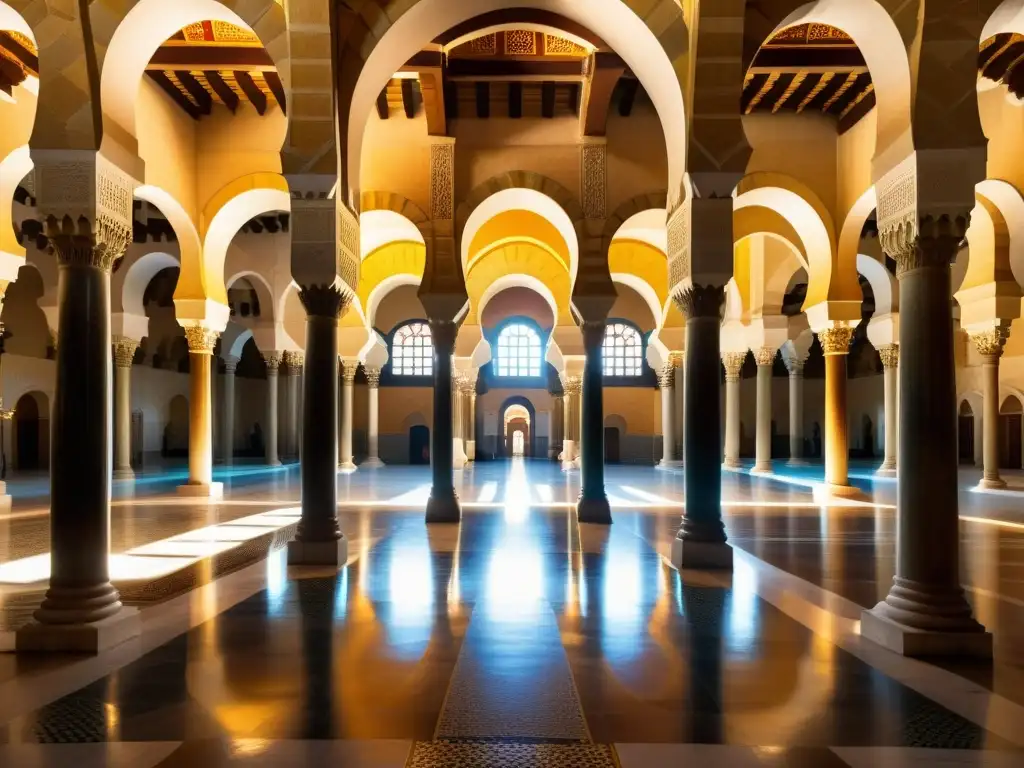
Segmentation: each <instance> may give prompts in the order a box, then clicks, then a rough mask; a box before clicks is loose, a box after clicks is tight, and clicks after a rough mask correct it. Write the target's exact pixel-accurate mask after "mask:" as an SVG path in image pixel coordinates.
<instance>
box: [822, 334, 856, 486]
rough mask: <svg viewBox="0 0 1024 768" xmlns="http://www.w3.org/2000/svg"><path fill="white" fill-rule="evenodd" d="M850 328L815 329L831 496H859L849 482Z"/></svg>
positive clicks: (827, 484)
mask: <svg viewBox="0 0 1024 768" xmlns="http://www.w3.org/2000/svg"><path fill="white" fill-rule="evenodd" d="M852 339H853V328H849V327H847V326H834V327H832V328H825V329H823V330H821V331H818V341H819V342H820V343H821V349H822V352H824V354H825V488H824V490H825V492H826V493H827V494H828V495H834V496H859V495H860V492H859V491H858V490H857V489H856V488H854V487H853V486H851V485H850V477H849V466H850V449H849V443H848V440H847V433H846V430H847V424H846V420H847V417H846V356H847V355H848V354H849V352H850V341H851V340H852Z"/></svg>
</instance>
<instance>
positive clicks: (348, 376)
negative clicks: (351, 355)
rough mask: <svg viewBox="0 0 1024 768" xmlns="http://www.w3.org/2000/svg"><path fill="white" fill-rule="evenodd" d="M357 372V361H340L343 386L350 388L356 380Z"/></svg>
mask: <svg viewBox="0 0 1024 768" xmlns="http://www.w3.org/2000/svg"><path fill="white" fill-rule="evenodd" d="M358 370H359V361H358V360H342V361H341V379H342V381H344V382H345V386H347V387H351V386H352V385H353V384H354V383H355V380H356V371H358Z"/></svg>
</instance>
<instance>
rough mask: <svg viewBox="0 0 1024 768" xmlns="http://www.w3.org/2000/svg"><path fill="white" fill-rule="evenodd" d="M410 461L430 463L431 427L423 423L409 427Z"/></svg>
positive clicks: (412, 462) (413, 462)
mask: <svg viewBox="0 0 1024 768" xmlns="http://www.w3.org/2000/svg"><path fill="white" fill-rule="evenodd" d="M409 463H410V464H419V465H422V464H429V463H430V428H429V427H427V426H425V425H423V424H417V425H415V426H412V427H409Z"/></svg>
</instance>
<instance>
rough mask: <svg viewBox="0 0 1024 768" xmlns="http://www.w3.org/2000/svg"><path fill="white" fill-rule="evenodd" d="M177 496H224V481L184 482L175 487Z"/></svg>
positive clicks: (219, 497) (216, 497)
mask: <svg viewBox="0 0 1024 768" xmlns="http://www.w3.org/2000/svg"><path fill="white" fill-rule="evenodd" d="M176 490H177V492H178V495H179V496H195V497H196V498H206V499H221V498H224V483H186V484H185V485H179V486H178V487H177V489H176Z"/></svg>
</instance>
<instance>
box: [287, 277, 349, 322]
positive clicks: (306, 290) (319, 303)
mask: <svg viewBox="0 0 1024 768" xmlns="http://www.w3.org/2000/svg"><path fill="white" fill-rule="evenodd" d="M299 301H301V302H302V306H303V308H304V309H305V310H306V315H307V316H309V317H327V318H333V319H335V320H337V319H339V318H340V317H341V316H342V315H344V314H345V312H347V311H348V308H349V306H350V305H351V304H352V294H351V293H349V292H348V291H346V290H342V289H341V288H340V287H339V286H337V285H304V286H302V287H301V288H300V289H299Z"/></svg>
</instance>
